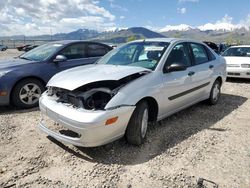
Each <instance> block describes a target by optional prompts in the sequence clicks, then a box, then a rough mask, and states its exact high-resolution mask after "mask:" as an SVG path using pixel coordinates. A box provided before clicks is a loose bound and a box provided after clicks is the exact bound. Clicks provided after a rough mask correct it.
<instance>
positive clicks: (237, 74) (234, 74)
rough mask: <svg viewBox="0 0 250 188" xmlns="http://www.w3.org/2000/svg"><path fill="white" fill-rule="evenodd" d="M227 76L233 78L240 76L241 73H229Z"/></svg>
mask: <svg viewBox="0 0 250 188" xmlns="http://www.w3.org/2000/svg"><path fill="white" fill-rule="evenodd" d="M227 75H231V76H240V73H236V72H228V73H227Z"/></svg>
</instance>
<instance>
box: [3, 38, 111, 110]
mask: <svg viewBox="0 0 250 188" xmlns="http://www.w3.org/2000/svg"><path fill="white" fill-rule="evenodd" d="M111 49H112V48H111V47H110V46H108V45H105V44H102V43H97V42H87V41H57V42H51V43H47V44H44V45H41V46H39V47H37V48H35V49H33V50H31V51H29V52H27V53H24V54H23V55H21V56H19V57H17V58H14V59H10V60H3V61H0V105H1V106H4V105H9V104H13V105H15V106H17V107H21V108H32V107H35V106H37V105H38V100H39V97H40V96H41V94H42V93H43V92H44V90H45V86H46V83H47V82H48V81H49V79H50V78H51V77H52V76H53V75H55V74H56V73H58V72H60V71H63V70H65V69H69V68H72V67H76V66H80V65H86V64H91V63H94V62H95V61H96V60H98V59H99V58H100V57H101V56H103V55H104V54H106V53H107V52H109V51H110V50H111Z"/></svg>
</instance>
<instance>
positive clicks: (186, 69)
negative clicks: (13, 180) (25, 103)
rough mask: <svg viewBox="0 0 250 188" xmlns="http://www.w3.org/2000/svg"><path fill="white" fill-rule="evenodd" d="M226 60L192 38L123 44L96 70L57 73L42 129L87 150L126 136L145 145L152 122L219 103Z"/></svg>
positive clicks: (44, 100)
mask: <svg viewBox="0 0 250 188" xmlns="http://www.w3.org/2000/svg"><path fill="white" fill-rule="evenodd" d="M225 79H226V63H225V60H224V58H223V57H220V56H218V55H217V54H216V53H215V52H213V50H211V49H210V48H209V47H208V46H206V45H205V44H203V43H200V42H198V41H193V40H186V39H170V38H161V39H146V40H138V41H133V42H130V43H127V44H125V45H123V46H120V47H118V48H116V49H114V50H112V51H110V52H109V53H108V54H107V55H105V56H104V57H103V58H101V59H100V60H99V61H98V62H97V63H96V64H94V65H87V66H82V67H77V68H73V69H69V70H66V71H63V72H61V73H58V74H57V75H55V76H54V77H53V78H52V79H51V80H50V81H49V82H48V84H47V91H46V92H45V93H43V95H42V97H41V98H40V109H41V114H42V119H41V121H40V123H39V127H40V129H41V130H42V131H43V132H45V133H46V134H48V135H50V136H52V137H54V138H55V139H57V140H59V141H62V142H65V143H69V144H73V145H77V146H84V147H93V146H99V145H103V144H106V143H109V142H111V141H113V140H116V139H118V138H121V137H123V136H125V137H126V139H127V141H128V142H129V143H131V144H135V145H140V144H142V143H143V142H144V140H145V137H146V135H147V128H148V125H149V122H156V121H159V120H161V119H163V118H165V117H167V116H169V115H171V114H173V113H175V112H177V111H180V110H182V109H184V108H187V107H188V106H191V105H193V104H195V103H198V102H200V101H203V100H207V102H208V103H209V104H211V105H214V104H216V103H217V102H218V100H219V98H220V91H221V86H222V84H223V82H224V81H225Z"/></svg>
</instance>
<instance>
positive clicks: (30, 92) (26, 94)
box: [19, 83, 42, 105]
mask: <svg viewBox="0 0 250 188" xmlns="http://www.w3.org/2000/svg"><path fill="white" fill-rule="evenodd" d="M41 94H42V91H41V89H40V87H39V86H38V85H36V84H34V83H30V84H26V85H24V86H23V87H22V88H21V90H20V92H19V98H20V100H21V101H22V102H23V103H24V104H28V105H32V104H35V103H37V102H38V100H39V97H40V96H41Z"/></svg>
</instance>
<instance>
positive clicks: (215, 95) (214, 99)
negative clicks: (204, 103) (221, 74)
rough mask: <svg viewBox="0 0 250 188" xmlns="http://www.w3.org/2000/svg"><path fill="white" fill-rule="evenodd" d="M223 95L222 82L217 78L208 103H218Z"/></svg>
mask: <svg viewBox="0 0 250 188" xmlns="http://www.w3.org/2000/svg"><path fill="white" fill-rule="evenodd" d="M220 95H221V83H220V81H219V80H215V82H214V84H213V86H212V89H211V91H210V96H209V98H208V103H209V104H210V105H215V104H217V103H218V101H219V99H220Z"/></svg>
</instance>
